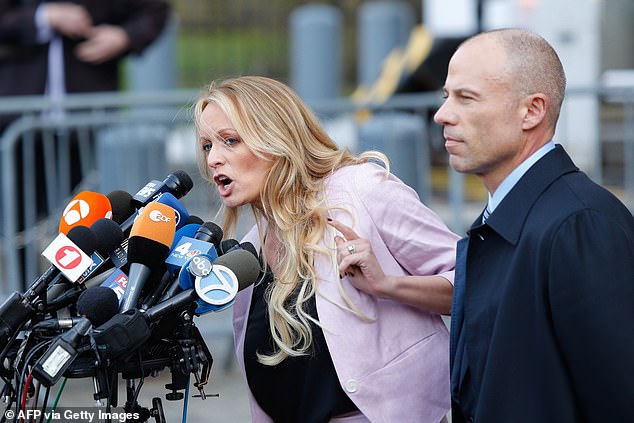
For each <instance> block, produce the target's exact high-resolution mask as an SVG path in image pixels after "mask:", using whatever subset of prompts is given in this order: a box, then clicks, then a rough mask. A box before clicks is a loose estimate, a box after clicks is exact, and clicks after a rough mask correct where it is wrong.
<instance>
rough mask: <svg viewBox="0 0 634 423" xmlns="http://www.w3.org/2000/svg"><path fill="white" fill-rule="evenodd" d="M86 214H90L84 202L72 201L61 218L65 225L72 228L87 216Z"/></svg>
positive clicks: (88, 207)
mask: <svg viewBox="0 0 634 423" xmlns="http://www.w3.org/2000/svg"><path fill="white" fill-rule="evenodd" d="M88 213H90V206H89V205H88V203H87V202H85V201H84V200H73V201H71V202H70V203H68V205H67V206H66V208H65V209H64V213H63V214H62V216H63V219H64V222H65V223H66V224H67V225H69V226H72V225H74V224H75V223H77V222H79V221H80V220H81V219H83V218H85V217H86V216H88Z"/></svg>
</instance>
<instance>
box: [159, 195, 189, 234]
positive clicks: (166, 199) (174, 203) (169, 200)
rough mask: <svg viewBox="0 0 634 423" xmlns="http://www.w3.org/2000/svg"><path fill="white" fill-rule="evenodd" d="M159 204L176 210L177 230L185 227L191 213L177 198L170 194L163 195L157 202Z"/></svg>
mask: <svg viewBox="0 0 634 423" xmlns="http://www.w3.org/2000/svg"><path fill="white" fill-rule="evenodd" d="M156 201H157V202H158V203H161V204H165V205H167V206H170V207H171V208H173V209H174V212H175V214H176V229H180V228H181V227H183V226H184V225H185V224H186V222H187V220H188V219H189V212H188V211H187V209H186V208H185V206H184V205H183V203H181V202H180V201H178V199H177V198H176V197H174V196H173V195H172V194H170V193H169V192H166V193H163V194H162V195H161V196H160V197H159V198H158V199H157V200H156Z"/></svg>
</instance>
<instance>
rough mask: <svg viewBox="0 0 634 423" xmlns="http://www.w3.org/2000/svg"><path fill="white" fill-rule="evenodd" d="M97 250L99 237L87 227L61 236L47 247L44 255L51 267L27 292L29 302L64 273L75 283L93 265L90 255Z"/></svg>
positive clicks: (74, 229) (79, 227)
mask: <svg viewBox="0 0 634 423" xmlns="http://www.w3.org/2000/svg"><path fill="white" fill-rule="evenodd" d="M96 248H97V237H96V236H95V234H94V233H93V231H92V230H91V229H89V228H87V227H85V226H75V227H73V228H71V229H70V230H69V231H68V236H67V235H64V234H61V233H60V234H59V235H57V237H56V238H55V239H54V240H53V241H52V242H51V243H50V244H49V245H48V247H46V249H45V250H44V251H43V252H42V255H43V256H44V257H45V258H46V259H48V261H49V262H50V263H51V266H50V267H49V268H48V270H46V271H45V272H44V273H43V274H42V275H41V276H40V277H39V278H38V279H37V280H35V282H33V284H31V287H30V288H29V289H28V290H27V291H26V293H25V295H24V296H25V298H26V299H27V300H28V301H31V300H33V299H34V298H35V297H37V296H39V295H41V294H42V293H43V292H44V290H45V289H46V287H47V286H48V285H49V284H50V283H51V282H52V281H53V280H54V279H55V277H57V276H58V275H59V274H60V273H62V274H63V275H64V276H65V277H66V279H68V280H69V281H71V282H75V281H76V280H77V279H79V278H80V276H81V275H82V274H83V273H84V272H85V271H86V270H87V269H88V268H89V267H90V266H91V265H92V259H91V258H90V255H92V253H94V252H95V249H96Z"/></svg>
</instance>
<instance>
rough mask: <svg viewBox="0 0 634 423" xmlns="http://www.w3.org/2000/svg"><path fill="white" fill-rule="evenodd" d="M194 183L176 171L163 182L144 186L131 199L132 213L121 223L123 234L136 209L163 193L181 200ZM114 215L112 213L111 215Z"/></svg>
mask: <svg viewBox="0 0 634 423" xmlns="http://www.w3.org/2000/svg"><path fill="white" fill-rule="evenodd" d="M193 186H194V182H193V181H192V178H191V177H190V176H189V175H188V174H187V172H185V171H183V170H177V171H175V172H173V173H170V174H169V175H167V177H166V178H165V179H164V180H163V181H158V180H152V181H150V182H148V183H147V184H145V186H144V187H143V188H141V189H140V190H139V191H138V192H137V193H136V194H134V196H133V197H132V199H131V206H132V208H133V212H132V213H131V214H130V215H128V217H127V218H126V219H125V221H123V223H121V229H123V232H127V231H128V230H129V229H130V228H131V227H132V225H133V224H134V221H135V219H136V217H137V216H136V209H140V208H143V207H145V206H147V205H148V204H150V203H151V202H153V201H155V200H157V199H158V198H159V197H160V196H161V195H162V194H163V193H170V194H172V195H173V196H174V197H176V198H177V199H178V198H181V197H183V196H185V194H187V193H188V192H189V191H190V190H191V189H192V187H193ZM113 215H114V213H113Z"/></svg>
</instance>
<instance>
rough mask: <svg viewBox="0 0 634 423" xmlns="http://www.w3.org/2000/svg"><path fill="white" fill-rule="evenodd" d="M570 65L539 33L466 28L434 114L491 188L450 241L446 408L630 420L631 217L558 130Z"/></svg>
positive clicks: (491, 414) (455, 414)
mask: <svg viewBox="0 0 634 423" xmlns="http://www.w3.org/2000/svg"><path fill="white" fill-rule="evenodd" d="M565 87H566V76H565V74H564V69H563V66H562V64H561V62H560V60H559V57H558V56H557V53H556V52H555V50H554V49H553V48H552V46H551V45H550V44H549V43H548V42H547V41H546V40H544V39H543V38H542V37H540V36H539V35H537V34H534V33H531V32H528V31H525V30H520V29H505V30H498V31H492V32H487V33H483V34H480V35H476V36H475V37H473V38H471V39H469V40H467V41H466V42H464V43H463V44H462V45H461V46H460V47H459V48H458V49H457V51H456V52H455V53H454V55H453V57H452V59H451V61H450V62H449V70H448V73H447V79H446V82H445V86H444V90H443V91H444V97H445V101H444V102H443V104H442V106H441V107H440V109H439V110H438V111H437V113H436V115H435V120H436V122H437V123H439V124H440V125H442V126H443V131H444V137H445V148H446V149H447V151H448V153H449V161H450V164H451V166H452V167H453V168H454V169H455V170H456V171H458V172H463V173H472V174H475V175H477V176H478V177H479V178H480V179H481V181H482V183H483V184H484V186H485V187H486V189H487V191H488V192H489V201H488V204H487V207H486V209H485V210H484V211H483V213H482V215H481V216H480V217H478V219H476V221H475V222H474V223H473V225H472V226H471V228H470V230H469V232H468V236H467V237H466V238H464V239H462V240H460V242H459V243H458V247H457V258H456V277H455V287H454V303H453V306H452V311H451V367H452V372H451V393H452V413H451V415H452V422H454V423H461V422H483V423H497V422H500V423H501V422H513V423H536V422H540V423H549V422H550V423H577V422H626V421H627V422H631V421H634V406H633V403H632V402H633V400H634V379H633V376H634V359H633V357H634V218H633V217H632V215H631V213H630V212H629V211H628V210H627V208H626V207H625V206H624V205H623V204H622V203H621V202H620V200H619V199H618V198H616V197H615V196H614V195H612V194H611V193H610V192H609V191H607V190H606V189H604V188H603V187H601V186H599V185H597V184H596V183H594V182H593V181H591V180H590V179H589V178H588V176H587V175H586V174H584V173H583V172H581V171H580V170H579V169H578V168H577V166H575V164H574V163H573V161H572V160H571V158H570V157H569V156H568V154H567V153H566V151H565V150H564V148H563V147H562V146H561V145H559V144H555V143H554V142H553V136H554V134H555V129H556V125H557V120H558V118H559V113H560V109H561V105H562V102H563V99H564V92H565Z"/></svg>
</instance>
